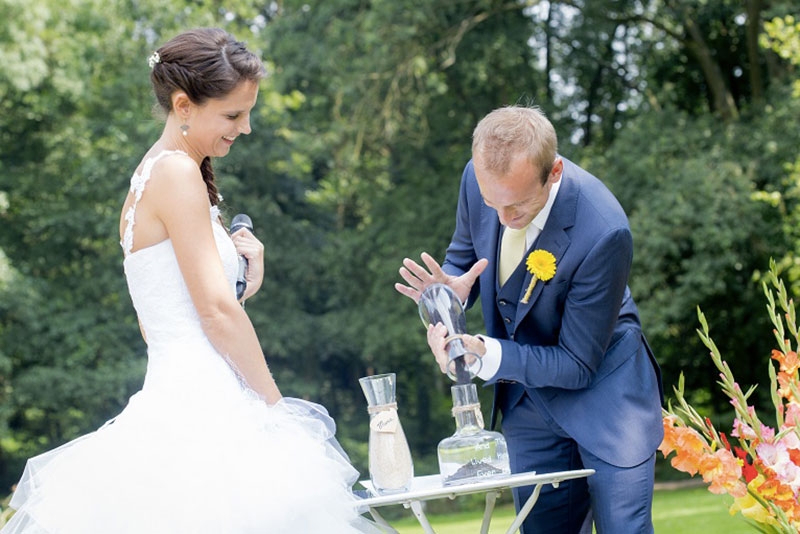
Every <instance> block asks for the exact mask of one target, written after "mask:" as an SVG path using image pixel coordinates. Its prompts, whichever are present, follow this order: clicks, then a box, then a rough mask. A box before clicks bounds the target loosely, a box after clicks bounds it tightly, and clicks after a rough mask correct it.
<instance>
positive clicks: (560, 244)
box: [515, 161, 580, 324]
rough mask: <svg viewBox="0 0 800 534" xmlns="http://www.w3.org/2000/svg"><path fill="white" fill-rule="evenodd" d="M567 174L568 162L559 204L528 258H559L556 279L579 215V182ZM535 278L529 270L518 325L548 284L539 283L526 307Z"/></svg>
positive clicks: (562, 179)
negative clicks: (543, 254)
mask: <svg viewBox="0 0 800 534" xmlns="http://www.w3.org/2000/svg"><path fill="white" fill-rule="evenodd" d="M567 170H568V167H567V165H566V161H565V165H564V174H563V175H562V177H561V186H560V188H559V190H558V195H557V196H556V200H555V202H554V203H553V207H552V209H551V210H550V215H549V216H548V217H547V222H546V223H545V225H544V229H542V233H541V234H539V237H538V238H537V239H536V241H534V243H533V246H531V248H530V249H529V250H528V254H530V252H532V251H534V250H536V249H542V250H546V251H548V252H550V253H551V254H552V255H553V256H555V258H556V276H558V264H559V263H560V262H561V258H562V257H563V256H564V253H565V252H566V250H567V248H568V247H569V245H570V242H571V240H570V238H569V235H568V234H567V232H566V230H567V228H570V227H572V226H573V225H574V224H575V211H576V207H577V202H578V192H579V189H580V188H579V187H578V184H577V183H576V182H575V180H574V179H572V178H570V177H569V175H568V172H567ZM527 257H528V256H527V254H526V255H525V258H523V260H522V261H523V262H524V261H525V260H526V259H527ZM532 277H533V275H531V273H530V272H527V270H526V272H525V280H524V282H523V284H522V288H521V292H520V295H519V298H520V300H519V305H518V306H517V316H516V321H515V323H516V324H520V323H521V322H522V318H523V317H525V315H527V314H528V312H530V311H531V308H533V305H534V303H535V302H536V299H537V298H539V295H540V294H541V293H542V290H543V289H544V285H545V284H546V283H548V282H542V281H541V280H537V281H536V285H535V286H534V288H533V292H532V293H531V296H530V298H529V299H528V302H527V304H524V303H523V302H522V297H523V296H524V295H525V292H526V291H527V290H528V286H529V285H530V283H531V278H532Z"/></svg>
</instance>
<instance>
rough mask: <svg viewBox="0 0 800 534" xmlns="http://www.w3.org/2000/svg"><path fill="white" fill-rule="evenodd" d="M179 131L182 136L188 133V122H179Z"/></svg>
mask: <svg viewBox="0 0 800 534" xmlns="http://www.w3.org/2000/svg"><path fill="white" fill-rule="evenodd" d="M181 133H182V134H183V136H184V137H186V136H187V135H189V125H188V124H181Z"/></svg>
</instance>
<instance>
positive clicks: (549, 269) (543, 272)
mask: <svg viewBox="0 0 800 534" xmlns="http://www.w3.org/2000/svg"><path fill="white" fill-rule="evenodd" d="M525 267H527V268H528V272H529V273H531V274H532V275H533V278H531V283H530V285H528V290H527V291H525V296H524V297H522V303H523V304H527V303H528V299H529V298H531V292H532V291H533V286H534V285H536V280H541V281H542V282H547V281H548V280H550V279H551V278H553V277H554V276H555V275H556V257H555V256H553V255H552V254H551V253H550V252H547V251H546V250H542V249H536V250H534V251H533V252H531V253H530V254H528V259H526V260H525Z"/></svg>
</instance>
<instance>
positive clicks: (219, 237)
mask: <svg viewBox="0 0 800 534" xmlns="http://www.w3.org/2000/svg"><path fill="white" fill-rule="evenodd" d="M176 155H184V156H185V155H186V154H185V153H184V152H180V151H165V152H161V153H159V154H158V155H156V156H154V157H152V158H150V159H148V160H147V161H145V163H144V165H143V167H142V172H141V174H139V173H135V174H134V175H133V177H132V178H131V187H130V190H131V192H132V193H133V194H134V201H133V204H132V205H131V206H130V208H129V209H128V211H127V212H126V214H125V220H126V222H127V226H126V227H125V230H124V234H123V240H122V243H121V245H122V248H123V252H124V254H125V260H124V263H123V266H124V269H125V277H126V279H127V282H128V290H129V291H130V295H131V300H132V301H133V305H134V307H135V308H136V313H137V314H138V316H139V321H140V322H141V324H142V329H143V330H144V333H145V336H146V338H147V343H148V346H149V347H150V348H151V349H153V348H155V347H158V346H160V345H163V344H175V343H180V342H182V341H184V340H194V339H197V338H198V337H200V338H204V337H205V334H204V333H203V330H202V328H201V325H200V319H199V317H198V315H197V311H196V310H195V307H194V304H193V303H192V299H191V296H190V295H189V290H188V288H187V287H186V283H185V282H184V280H183V276H182V275H181V271H180V268H179V267H178V260H177V258H176V257H175V251H174V249H173V248H172V242H171V241H170V240H169V239H166V240H164V241H161V242H160V243H156V244H155V245H152V246H149V247H146V248H143V249H139V250H137V251H135V252H132V250H133V245H134V239H135V227H136V207H137V205H138V203H139V200H140V199H141V198H142V194H143V193H144V190H145V186H146V185H147V182H148V181H149V180H150V173H151V172H152V169H153V166H154V165H155V163H156V162H157V161H158V160H159V159H161V158H163V157H169V156H176ZM187 157H188V156H187ZM209 217H210V218H211V223H212V228H213V231H214V239H215V241H216V244H217V249H218V250H219V254H220V258H221V259H222V265H223V269H224V271H225V277H226V278H227V280H228V282H229V283H230V286H231V293H232V294H235V287H236V274H237V269H238V259H237V254H236V248H235V247H234V245H233V242H232V241H231V239H230V236H229V235H228V232H227V231H226V230H225V228H224V227H223V226H222V225H221V224H220V222H219V209H218V208H217V207H216V206H212V207H211V208H210V210H209Z"/></svg>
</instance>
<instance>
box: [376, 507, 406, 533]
mask: <svg viewBox="0 0 800 534" xmlns="http://www.w3.org/2000/svg"><path fill="white" fill-rule="evenodd" d="M369 514H370V515H371V516H372V519H374V520H375V522H376V523H377V524H378V525H379V526H380V527H381V530H383V531H384V532H388V533H389V534H400V533H399V532H397V530H396V529H395V528H394V527H392V525H390V524H389V523H387V522H386V520H385V519H384V518H383V516H382V515H381V514H379V513H378V509H377V508H373V507H371V506H370V508H369Z"/></svg>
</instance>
